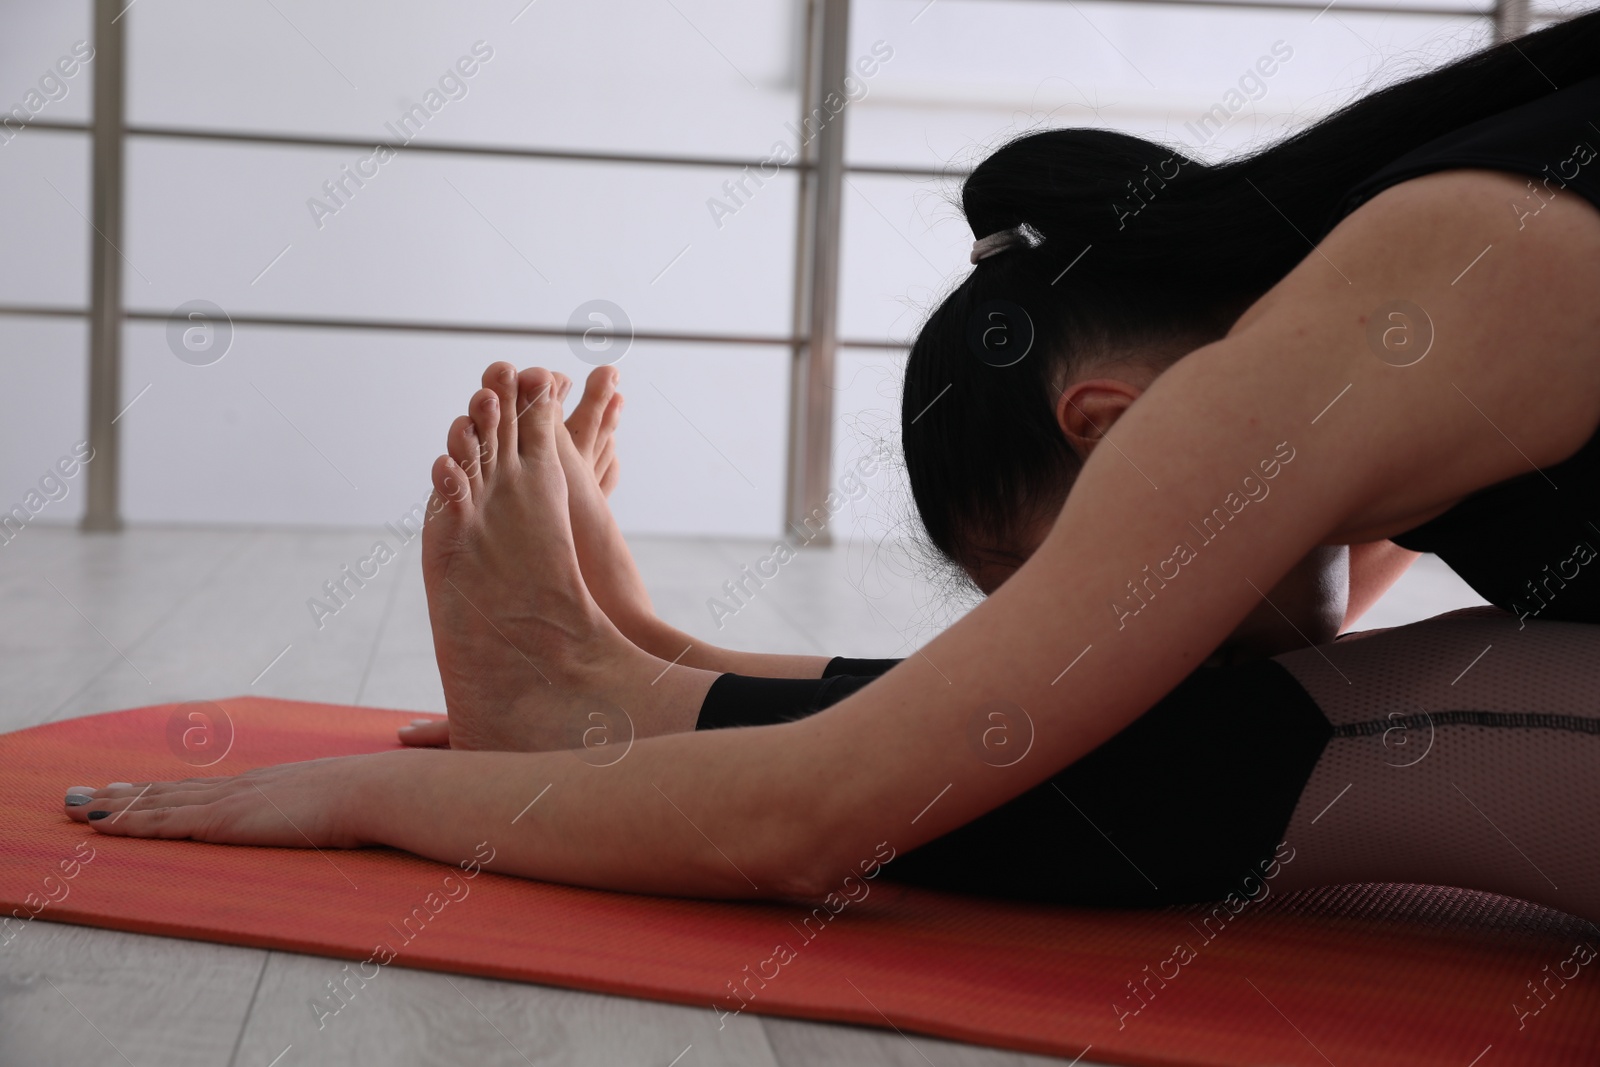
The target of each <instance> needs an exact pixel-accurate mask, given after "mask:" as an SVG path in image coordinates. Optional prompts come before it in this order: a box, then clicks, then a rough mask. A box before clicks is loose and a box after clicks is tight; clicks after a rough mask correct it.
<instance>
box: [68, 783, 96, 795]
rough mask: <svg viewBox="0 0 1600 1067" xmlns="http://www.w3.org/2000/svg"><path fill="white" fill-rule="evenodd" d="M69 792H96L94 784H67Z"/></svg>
mask: <svg viewBox="0 0 1600 1067" xmlns="http://www.w3.org/2000/svg"><path fill="white" fill-rule="evenodd" d="M67 792H69V793H93V792H94V786H92V785H69V786H67Z"/></svg>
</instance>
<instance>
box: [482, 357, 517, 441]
mask: <svg viewBox="0 0 1600 1067" xmlns="http://www.w3.org/2000/svg"><path fill="white" fill-rule="evenodd" d="M483 387H484V388H485V389H493V390H494V394H495V397H496V398H497V399H498V400H499V402H500V422H499V426H498V429H497V434H496V438H495V446H496V453H497V456H498V458H499V459H501V460H505V459H507V458H509V457H512V456H515V455H516V454H517V420H516V417H515V415H516V412H517V368H515V367H513V366H512V365H511V364H509V363H506V362H500V363H491V364H489V369H488V370H486V371H484V372H483Z"/></svg>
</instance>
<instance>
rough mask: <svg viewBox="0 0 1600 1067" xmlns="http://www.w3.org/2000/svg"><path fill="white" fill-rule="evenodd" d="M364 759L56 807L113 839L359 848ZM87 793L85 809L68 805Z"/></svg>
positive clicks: (127, 788)
mask: <svg viewBox="0 0 1600 1067" xmlns="http://www.w3.org/2000/svg"><path fill="white" fill-rule="evenodd" d="M371 773H372V757H370V756H336V757H331V758H328V759H319V760H309V761H307V762H304V763H283V764H279V765H278V766H275V767H261V768H258V769H257V770H253V771H247V772H245V773H244V774H240V775H236V776H234V777H231V778H186V779H184V780H182V781H177V782H135V783H133V784H128V783H125V782H118V783H115V784H113V785H109V786H106V787H104V788H101V789H94V790H89V789H86V788H81V787H77V786H74V787H73V788H72V789H71V790H70V791H69V792H68V793H67V800H66V801H63V804H64V806H65V809H64V810H65V811H66V813H67V815H68V817H70V818H71V819H72V820H73V821H74V822H82V823H87V824H88V825H89V826H91V827H92V828H94V829H95V830H97V831H99V832H100V833H103V834H107V835H110V836H115V837H160V838H187V839H189V840H191V841H209V842H212V843H214V844H226V845H268V846H277V847H280V848H360V847H362V846H363V845H365V844H368V842H366V841H363V840H361V838H360V837H358V836H357V835H356V833H355V832H354V830H353V827H354V826H355V825H357V816H358V815H359V814H360V812H359V810H358V808H359V806H360V804H361V803H362V798H363V796H364V790H363V789H362V786H363V784H364V783H365V782H366V781H367V780H368V776H369V775H370V774H371ZM84 795H87V796H89V797H91V798H92V799H91V800H89V801H88V802H87V803H85V802H82V801H79V802H77V803H70V801H72V800H73V799H74V798H75V797H79V796H84Z"/></svg>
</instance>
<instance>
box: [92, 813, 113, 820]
mask: <svg viewBox="0 0 1600 1067" xmlns="http://www.w3.org/2000/svg"><path fill="white" fill-rule="evenodd" d="M110 814H111V813H110V812H109V811H91V812H90V813H89V818H91V819H103V818H105V817H106V816H107V815H110Z"/></svg>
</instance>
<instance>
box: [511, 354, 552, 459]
mask: <svg viewBox="0 0 1600 1067" xmlns="http://www.w3.org/2000/svg"><path fill="white" fill-rule="evenodd" d="M555 386H556V381H555V377H554V376H553V375H552V374H551V373H550V372H549V371H547V370H545V369H544V368H543V367H529V368H528V369H527V370H524V371H523V372H522V373H521V374H519V375H517V393H518V395H517V441H518V449H519V453H520V455H521V456H522V458H524V459H534V458H538V457H543V456H549V457H550V458H552V459H554V458H555V456H556V442H555V426H556V423H557V422H558V421H559V420H560V418H561V402H560V401H559V400H557V399H556V395H555Z"/></svg>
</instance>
